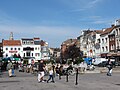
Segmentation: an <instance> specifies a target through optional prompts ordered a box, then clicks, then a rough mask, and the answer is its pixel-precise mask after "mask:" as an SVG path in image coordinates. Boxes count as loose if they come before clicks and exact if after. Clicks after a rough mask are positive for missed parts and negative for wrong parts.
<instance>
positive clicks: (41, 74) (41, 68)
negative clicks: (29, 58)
mask: <svg viewBox="0 0 120 90" xmlns="http://www.w3.org/2000/svg"><path fill="white" fill-rule="evenodd" d="M44 70H45V65H44V63H43V60H41V61H40V63H39V67H38V71H39V72H38V82H44V80H43V77H44V75H45V73H44Z"/></svg>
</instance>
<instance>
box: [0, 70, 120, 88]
mask: <svg viewBox="0 0 120 90" xmlns="http://www.w3.org/2000/svg"><path fill="white" fill-rule="evenodd" d="M15 74H16V77H11V78H10V77H8V75H7V72H4V73H3V75H2V76H1V77H0V90H120V73H118V72H117V73H116V72H113V75H112V76H106V73H86V74H79V78H78V85H75V76H69V80H68V82H66V77H65V76H62V79H61V80H59V78H58V76H56V77H55V83H46V82H43V83H38V82H37V76H34V75H32V74H30V73H23V72H18V71H15ZM47 78H48V76H45V79H47Z"/></svg>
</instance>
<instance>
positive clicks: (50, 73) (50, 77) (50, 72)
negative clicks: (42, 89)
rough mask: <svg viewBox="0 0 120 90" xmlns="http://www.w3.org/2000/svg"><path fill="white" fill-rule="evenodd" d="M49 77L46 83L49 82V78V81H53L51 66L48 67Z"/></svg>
mask: <svg viewBox="0 0 120 90" xmlns="http://www.w3.org/2000/svg"><path fill="white" fill-rule="evenodd" d="M48 70H49V79H48V80H47V83H48V82H49V80H51V79H52V81H51V82H53V83H54V82H55V81H54V76H53V70H52V67H50V68H49V69H48Z"/></svg>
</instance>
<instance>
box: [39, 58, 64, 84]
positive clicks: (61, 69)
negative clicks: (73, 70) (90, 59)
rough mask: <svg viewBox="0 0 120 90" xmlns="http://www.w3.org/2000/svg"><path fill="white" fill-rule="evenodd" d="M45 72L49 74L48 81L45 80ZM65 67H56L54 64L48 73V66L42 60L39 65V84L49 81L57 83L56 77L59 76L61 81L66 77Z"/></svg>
mask: <svg viewBox="0 0 120 90" xmlns="http://www.w3.org/2000/svg"><path fill="white" fill-rule="evenodd" d="M45 72H48V76H49V78H48V80H44V78H43V77H44V76H45V74H46V73H45ZM64 72H65V71H64V67H63V65H62V64H61V65H59V64H57V65H56V66H55V65H54V64H53V65H51V66H49V67H48V69H47V71H46V65H45V64H44V62H43V61H42V60H41V61H40V63H39V67H38V82H45V81H47V83H49V81H50V80H51V82H53V83H54V82H55V80H54V77H55V75H56V76H59V79H61V76H62V75H64Z"/></svg>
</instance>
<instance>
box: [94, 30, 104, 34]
mask: <svg viewBox="0 0 120 90" xmlns="http://www.w3.org/2000/svg"><path fill="white" fill-rule="evenodd" d="M95 32H96V33H98V34H101V33H103V30H95Z"/></svg>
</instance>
